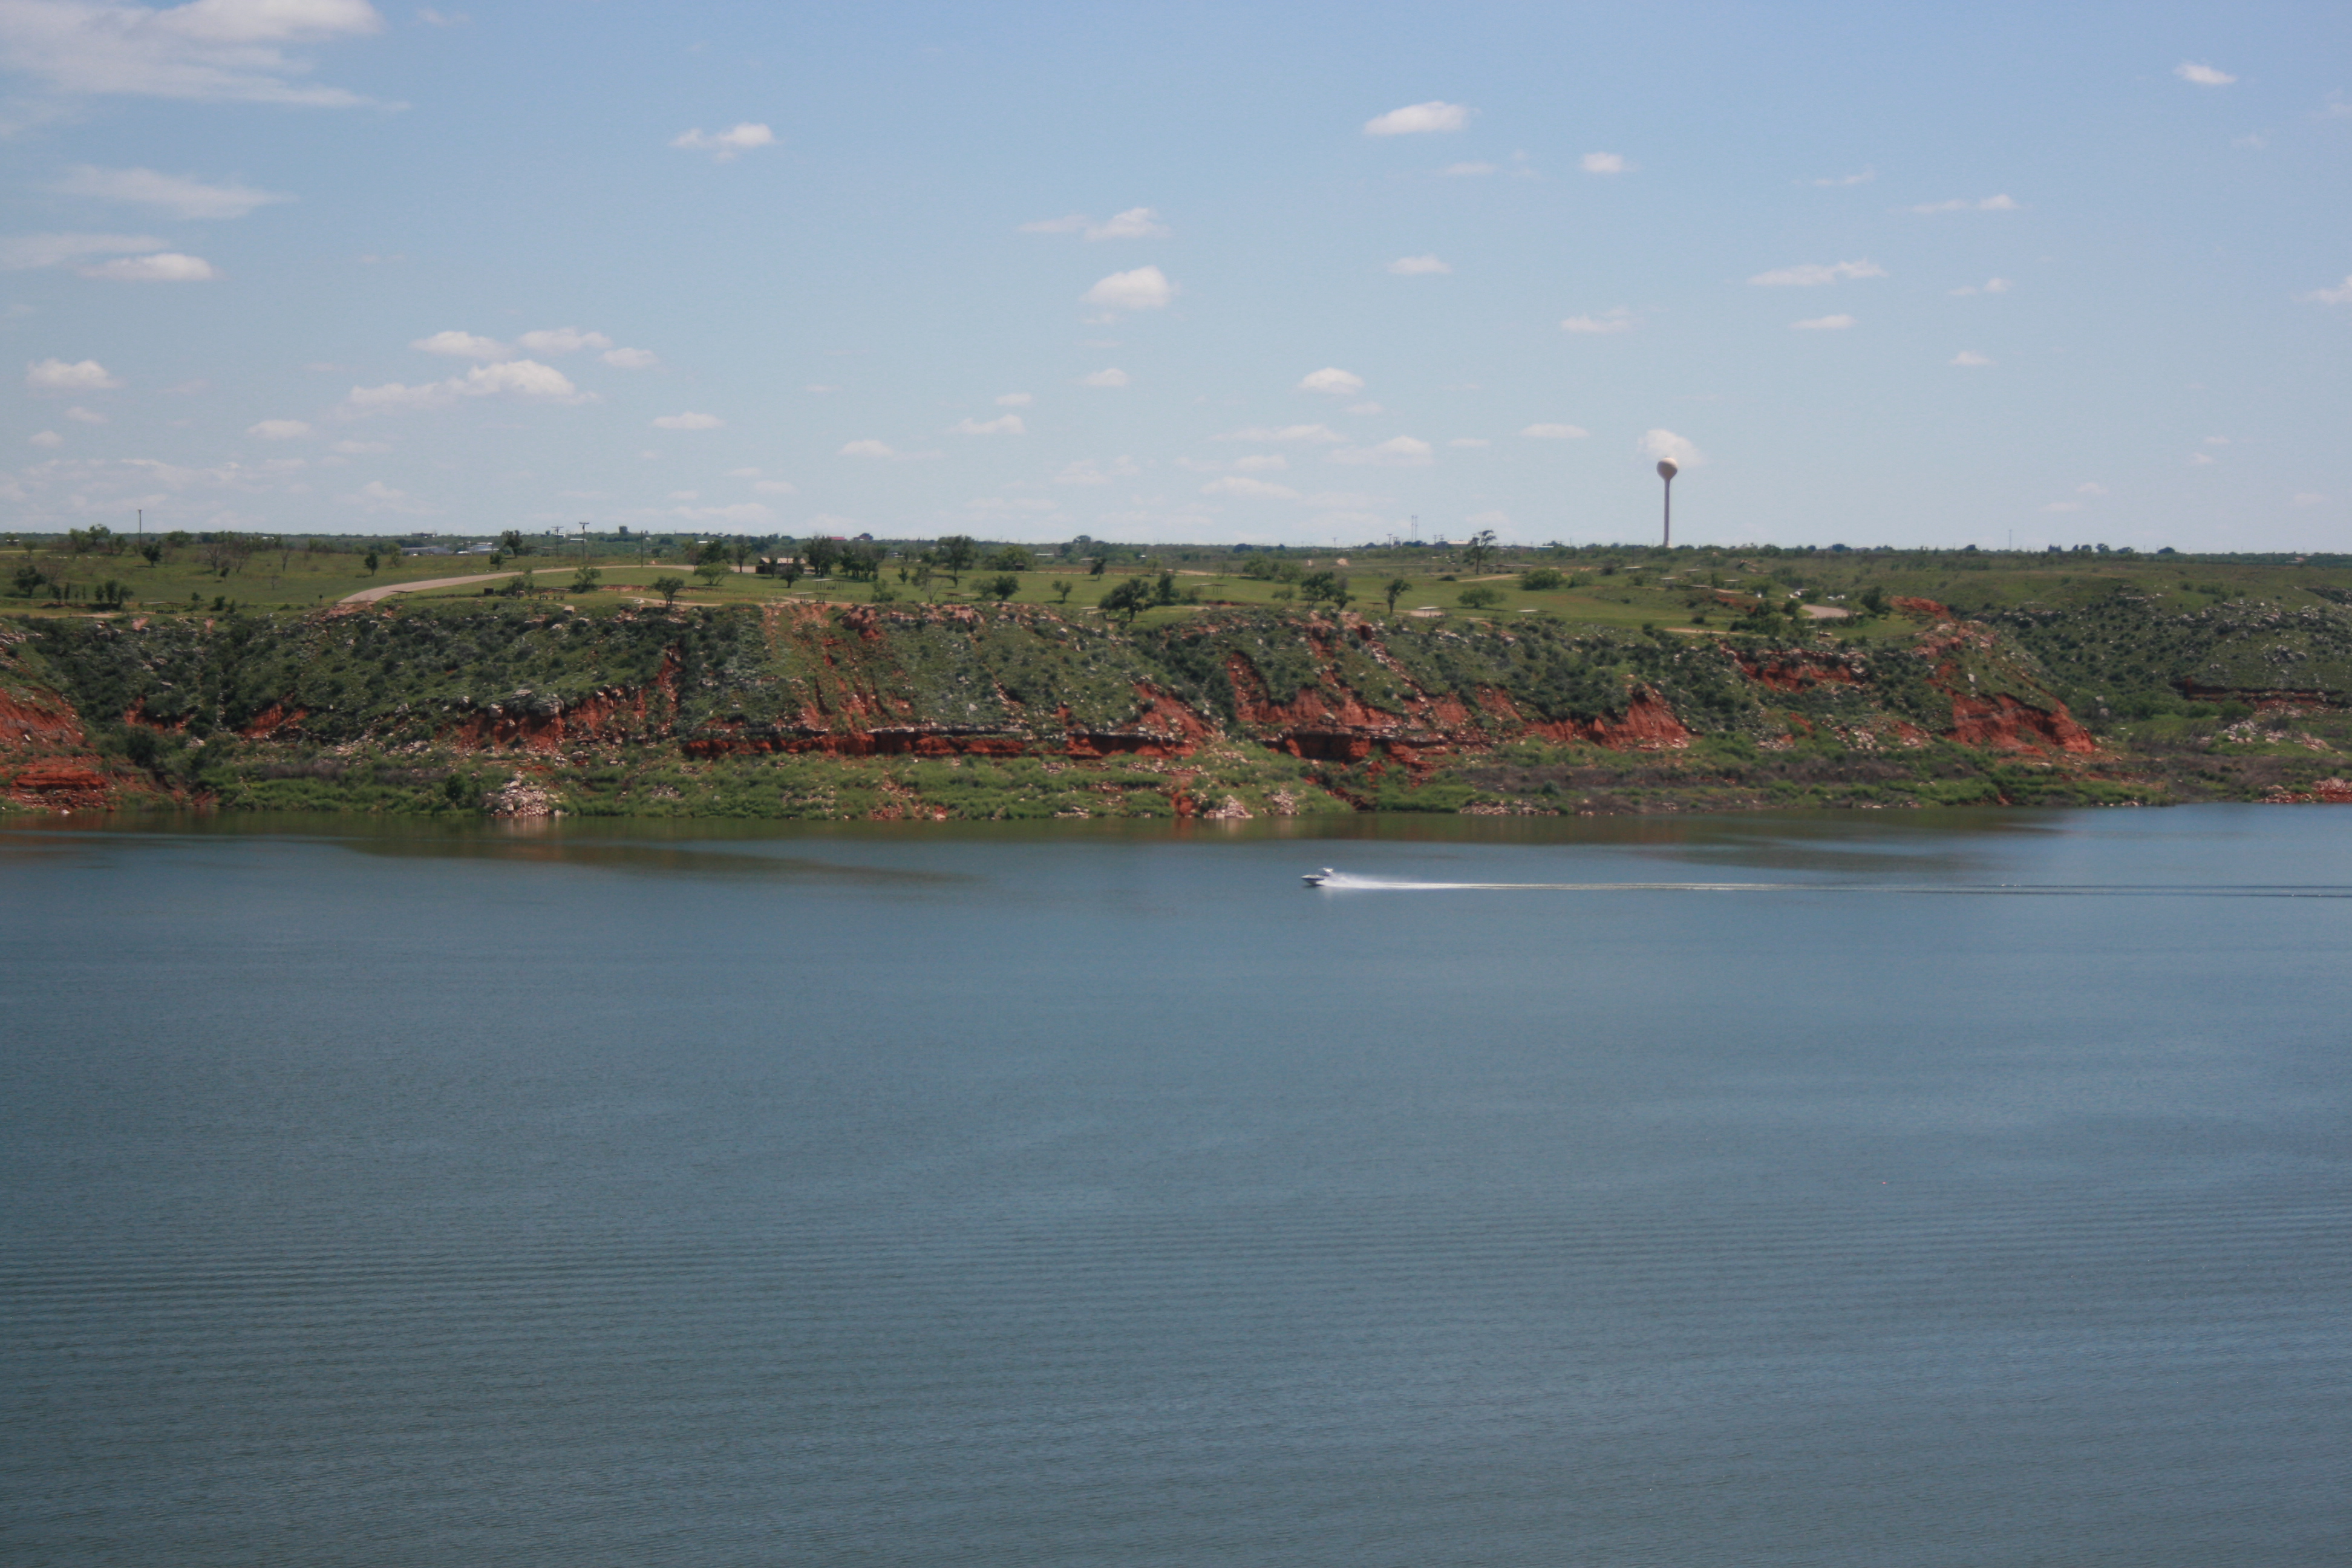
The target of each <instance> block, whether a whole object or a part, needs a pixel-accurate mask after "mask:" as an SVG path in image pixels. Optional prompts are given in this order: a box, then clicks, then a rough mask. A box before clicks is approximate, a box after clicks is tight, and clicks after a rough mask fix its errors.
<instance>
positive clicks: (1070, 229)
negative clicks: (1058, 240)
mask: <svg viewBox="0 0 2352 1568" xmlns="http://www.w3.org/2000/svg"><path fill="white" fill-rule="evenodd" d="M1092 222H1094V219H1092V218H1090V217H1088V216H1087V215H1086V214H1084V213H1072V214H1070V215H1069V216H1067V217H1042V218H1039V219H1037V220H1036V221H1035V222H1034V223H1024V224H1023V225H1022V226H1021V227H1020V229H1019V232H1020V233H1022V234H1079V233H1083V232H1084V231H1085V229H1086V226H1087V225H1088V224H1090V223H1092Z"/></svg>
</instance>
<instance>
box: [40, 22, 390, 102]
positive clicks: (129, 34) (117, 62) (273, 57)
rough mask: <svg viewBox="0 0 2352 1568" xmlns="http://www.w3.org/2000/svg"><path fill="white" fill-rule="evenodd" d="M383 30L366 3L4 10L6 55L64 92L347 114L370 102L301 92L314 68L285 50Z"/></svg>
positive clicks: (338, 93)
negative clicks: (272, 105) (304, 76)
mask: <svg viewBox="0 0 2352 1568" xmlns="http://www.w3.org/2000/svg"><path fill="white" fill-rule="evenodd" d="M382 29H383V16H380V15H378V14H377V12H376V9H375V7H373V5H368V4H367V3H366V0H191V3H189V4H184V5H173V6H168V7H164V8H161V9H158V8H155V7H151V6H147V5H124V4H121V3H120V0H11V3H10V4H8V5H5V6H0V52H5V56H6V57H7V58H8V61H9V63H10V64H11V65H13V66H15V67H16V68H17V69H19V70H23V71H26V72H28V73H30V74H33V75H36V76H39V77H43V78H46V79H47V81H48V83H49V85H50V86H51V87H53V88H56V89H59V90H61V91H65V92H74V93H105V94H117V95H126V96H138V97H147V98H165V99H177V100H183V101H188V102H200V103H281V104H297V105H304V106H308V107H311V108H335V109H342V108H350V107H352V106H354V105H358V104H362V103H365V102H367V101H368V100H365V99H363V98H361V97H359V96H358V95H357V94H354V93H350V92H346V91H344V90H343V89H341V88H331V87H314V86H304V85H297V84H296V82H295V81H294V80H292V79H294V78H299V77H300V76H301V75H302V74H303V73H304V72H306V71H307V70H309V68H310V62H308V61H307V60H303V59H300V58H295V57H292V56H289V55H288V54H287V53H286V52H285V50H284V48H283V47H281V46H284V45H288V44H300V43H312V42H323V41H325V40H328V39H331V38H335V37H363V36H365V35H368V34H372V33H375V32H379V31H381V30H382Z"/></svg>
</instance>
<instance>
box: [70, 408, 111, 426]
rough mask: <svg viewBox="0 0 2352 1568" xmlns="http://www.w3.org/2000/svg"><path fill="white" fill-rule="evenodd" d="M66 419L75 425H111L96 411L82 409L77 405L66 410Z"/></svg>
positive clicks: (93, 409)
mask: <svg viewBox="0 0 2352 1568" xmlns="http://www.w3.org/2000/svg"><path fill="white" fill-rule="evenodd" d="M66 417H67V418H68V419H70V420H72V421H73V422H74V423H75V424H77V425H106V424H110V423H111V421H110V420H109V419H108V418H107V417H106V416H105V415H103V414H100V412H99V411H98V410H97V409H95V408H84V407H83V406H82V405H80V404H79V403H77V404H75V405H73V406H72V407H71V408H68V409H67V410H66Z"/></svg>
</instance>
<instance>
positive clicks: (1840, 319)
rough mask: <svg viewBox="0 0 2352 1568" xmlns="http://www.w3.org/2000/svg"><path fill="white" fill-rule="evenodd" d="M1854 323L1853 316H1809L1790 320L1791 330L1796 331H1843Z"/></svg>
mask: <svg viewBox="0 0 2352 1568" xmlns="http://www.w3.org/2000/svg"><path fill="white" fill-rule="evenodd" d="M1852 325H1853V317H1852V316H1809V317H1807V318H1806V319H1805V320H1803V321H1791V322H1790V323H1789V330H1790V331H1795V332H1842V331H1845V330H1846V329H1847V328H1848V327H1851V326H1852Z"/></svg>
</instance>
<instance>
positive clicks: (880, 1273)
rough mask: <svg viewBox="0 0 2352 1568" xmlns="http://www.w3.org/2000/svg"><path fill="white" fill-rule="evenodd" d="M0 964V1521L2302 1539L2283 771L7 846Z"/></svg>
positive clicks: (2340, 1409)
mask: <svg viewBox="0 0 2352 1568" xmlns="http://www.w3.org/2000/svg"><path fill="white" fill-rule="evenodd" d="M1323 866H1330V867H1334V868H1338V869H1339V870H1340V871H1341V872H1342V873H1344V874H1347V875H1349V876H1350V877H1352V878H1356V879H1363V880H1364V881H1368V882H1375V883H1381V884H1386V885H1377V886H1357V887H1348V888H1337V889H1321V890H1309V889H1306V888H1305V887H1303V886H1302V885H1301V883H1300V880H1299V877H1300V873H1302V872H1305V871H1309V870H1314V869H1316V868H1319V867H1323ZM1415 883H1419V884H1431V883H1440V884H1444V883H1451V884H1464V883H1470V884H1497V883H1500V884H1513V883H1517V884H1550V885H1549V886H1539V887H1494V886H1472V887H1463V886H1454V887H1432V886H1411V885H1397V884H1415ZM1596 884H1597V885H1599V886H1595V885H1596ZM1622 884H1649V885H1651V886H1647V887H1643V888H1626V887H1623V886H1622ZM1657 884H1669V885H1668V886H1656V885H1657ZM1673 884H1706V885H1708V887H1707V888H1706V889H1700V888H1696V887H1685V886H1674V885H1673ZM0 942H5V946H0V952H5V955H6V962H5V965H0V1020H5V1025H0V1037H5V1050H0V1063H4V1064H5V1082H6V1084H7V1092H6V1093H5V1096H0V1181H5V1187H4V1188H0V1195H5V1205H0V1324H4V1325H5V1335H4V1336H0V1493H5V1498H6V1502H5V1505H0V1552H5V1557H6V1559H7V1561H9V1562H10V1563H16V1564H96V1563H110V1564H111V1563H122V1564H142V1565H147V1564H161V1563H169V1564H173V1565H174V1568H211V1565H215V1564H217V1565H222V1568H227V1565H230V1564H236V1565H240V1568H241V1565H247V1564H255V1563H301V1564H305V1565H345V1564H349V1565H355V1568H356V1565H362V1564H366V1565H377V1564H382V1565H392V1564H445V1563H446V1564H467V1565H472V1564H488V1563H499V1564H520V1565H529V1568H539V1565H546V1568H559V1565H561V1568H579V1565H593V1564H621V1563H626V1564H641V1563H660V1564H667V1563H677V1564H753V1563H758V1564H772V1563H809V1564H820V1563H821V1564H827V1565H833V1564H853V1565H858V1564H880V1563H893V1564H899V1563H955V1564H960V1565H969V1564H998V1563H1021V1564H1047V1565H1063V1564H1097V1563H1102V1564H1108V1563H1118V1564H1144V1565H1154V1568H1156V1565H1162V1564H1164V1565H1170V1568H1173V1565H1177V1564H1187V1565H1191V1564H1206V1563H1215V1564H1285V1565H1288V1564H1316V1565H1321V1564H1332V1565H1339V1564H1347V1565H1349V1568H1374V1565H1377V1568H1386V1565H1391V1564H1393V1565H1396V1568H1437V1565H1447V1568H1450V1565H1455V1564H1465V1565H1466V1564H1520V1563H1526V1564H1611V1565H1614V1564H1661V1565H1665V1564H1672V1565H1675V1568H1710V1565H1717V1564H1721V1565H1724V1568H1734V1565H1738V1568H1758V1565H1767V1564H1806V1565H1815V1564H1848V1563H1852V1564H1871V1565H1882V1564H1892V1563H1900V1564H1904V1565H1906V1568H1931V1565H1932V1568H1940V1565H1945V1564H1949V1565H1953V1568H1959V1565H1963V1564H1965V1565H1968V1568H1993V1565H1998V1568H2007V1565H2023V1564H2036V1565H2042V1564H2060V1563H2067V1564H2075V1563H2080V1564H2116V1565H2118V1568H2120V1565H2124V1564H2130V1565H2132V1568H2151V1565H2155V1568H2168V1565H2173V1564H2179V1565H2181V1568H2191V1565H2193V1568H2213V1565H2216V1564H2223V1563H2227V1564H2231V1565H2234V1568H2251V1565H2267V1564H2320V1563H2327V1564H2331V1565H2333V1564H2338V1563H2343V1562H2345V1561H2347V1558H2352V1502H2347V1479H2352V1478H2347V1468H2352V1466H2347V1456H2352V1397H2348V1396H2352V1389H2347V1373H2352V1327H2348V1326H2347V1302H2352V1231H2347V1219H2352V1093H2347V1085H2352V1071H2347V1032H2352V1031H2347V1019H2352V1006H2347V1004H2352V963H2347V946H2352V812H2341V811H2332V810H2330V809H2328V808H2325V807H2302V808H2285V807H2261V806H2251V807H2226V806H2216V807H2189V808H2180V809H2176V810H2169V811H2110V812H2084V813H2053V814H2029V813H2021V812H2020V813H1982V814H1975V813H1906V814H1902V815H1900V816H1897V815H1896V814H1893V813H1889V814H1885V816H1878V815H1875V814H1872V815H1864V816H1834V817H1832V816H1750V817H1713V818H1698V817H1694V818H1685V819H1665V820H1655V819H1645V820H1640V821H1625V820H1614V821H1610V820H1600V821H1576V820H1567V821H1560V820H1532V821H1530V820H1517V821H1501V820H1495V819H1449V818H1419V819H1412V818H1407V819H1399V818H1351V819H1349V820H1346V821H1343V822H1340V823H1337V824H1324V825H1309V824H1299V823H1292V824H1240V825H1223V824H1199V825H1190V826H1184V825H1179V826H1164V827H1149V828H1137V827H1127V826H1116V825H1108V824H1095V823H1068V824H1053V825H1049V826H953V825H940V826H911V825H896V824H877V825H860V826H831V827H824V826H818V827H793V826H734V825H728V824H709V823H698V824H658V823H656V824H648V823H629V824H622V825H598V824H588V823H573V822H561V823H557V824H553V825H551V826H544V827H541V828H540V829H537V830H533V829H530V828H519V829H507V828H501V827H497V826H485V825H480V824H469V825H467V826H442V825H433V824H425V825H419V826H401V825H398V824H384V823H370V822H366V821H363V820H354V819H317V818H312V819H275V820H273V819H248V820H236V819H210V820H185V821H178V822H162V823H147V824H137V823H130V824H118V825H91V824H87V823H83V822H82V821H80V819H70V820H68V821H67V822H65V823H63V824H49V825H44V826H37V827H24V826H17V827H13V828H10V829H8V830H5V831H0Z"/></svg>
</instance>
